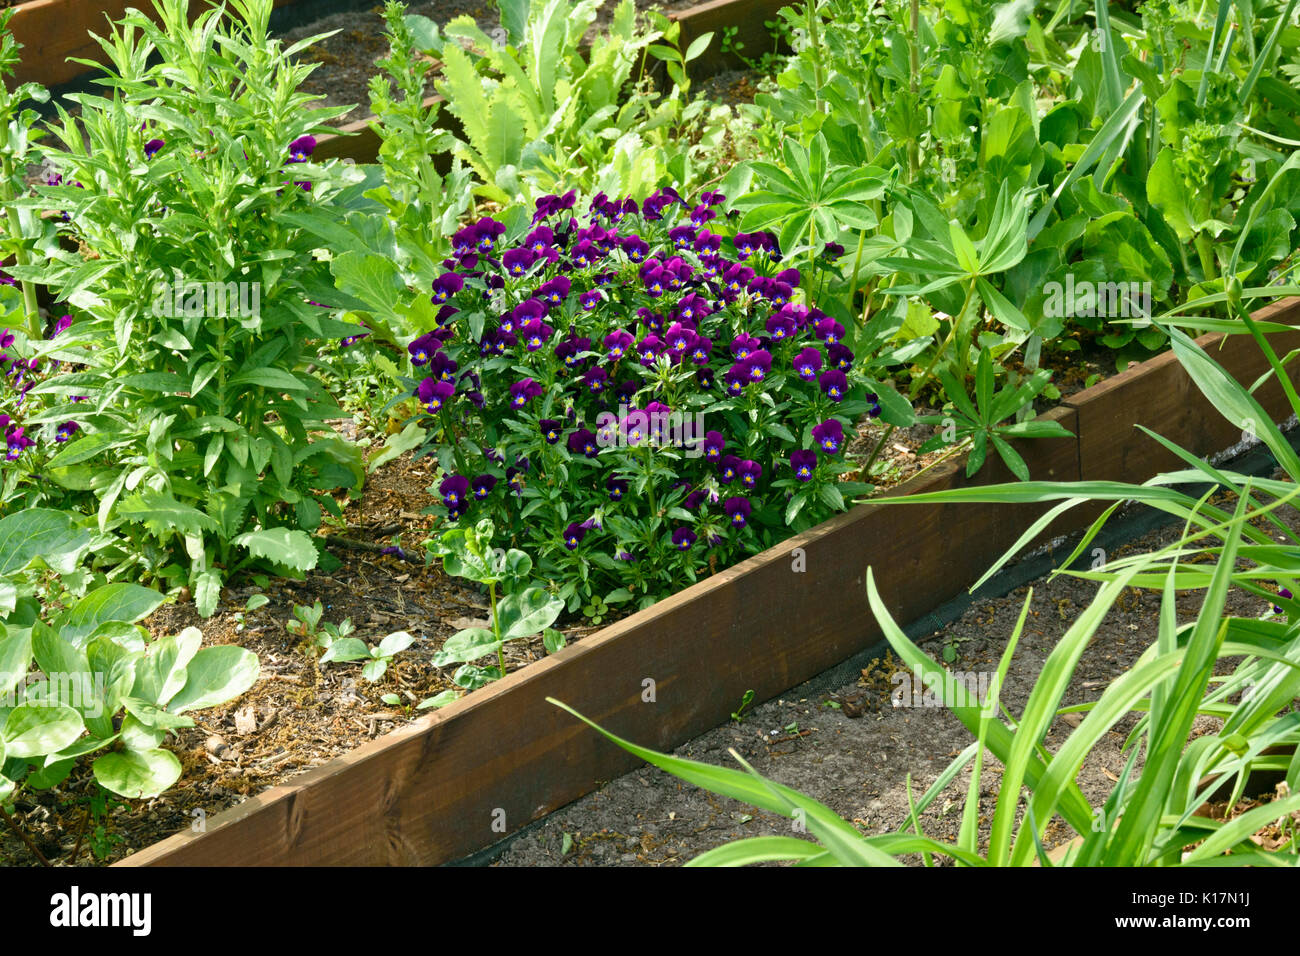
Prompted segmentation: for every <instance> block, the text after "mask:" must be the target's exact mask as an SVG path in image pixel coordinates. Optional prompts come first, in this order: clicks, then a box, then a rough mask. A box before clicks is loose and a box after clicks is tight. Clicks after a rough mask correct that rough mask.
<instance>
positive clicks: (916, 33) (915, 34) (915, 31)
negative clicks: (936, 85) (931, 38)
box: [907, 0, 921, 182]
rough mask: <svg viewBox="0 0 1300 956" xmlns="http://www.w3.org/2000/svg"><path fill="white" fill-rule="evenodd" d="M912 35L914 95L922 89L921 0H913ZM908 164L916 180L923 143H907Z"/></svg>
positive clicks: (909, 64)
mask: <svg viewBox="0 0 1300 956" xmlns="http://www.w3.org/2000/svg"><path fill="white" fill-rule="evenodd" d="M911 13H912V24H911V25H912V37H911V42H910V43H909V44H908V46H909V47H910V48H911V49H910V52H909V56H908V59H909V63H908V66H909V68H910V72H911V87H910V88H911V91H912V95H913V96H915V95H917V94H918V93H919V92H920V90H921V82H920V76H921V48H920V44H921V4H920V0H912V10H911ZM907 165H908V170H909V174H910V175H909V176H908V181H909V182H914V181H915V180H916V174H917V173H918V172H919V171H920V168H921V144H920V143H918V142H917V141H916V140H915V139H912V140H910V141H909V142H908V144H907Z"/></svg>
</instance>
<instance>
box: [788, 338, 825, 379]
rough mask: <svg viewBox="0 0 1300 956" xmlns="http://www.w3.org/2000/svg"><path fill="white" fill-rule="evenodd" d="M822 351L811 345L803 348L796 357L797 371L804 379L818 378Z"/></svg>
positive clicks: (795, 367) (795, 365) (795, 366)
mask: <svg viewBox="0 0 1300 956" xmlns="http://www.w3.org/2000/svg"><path fill="white" fill-rule="evenodd" d="M821 367H822V353H821V352H819V351H817V349H815V348H813V347H812V346H811V345H810V346H808V347H807V348H805V349H803V350H801V351H800V352H799V354H798V355H796V356H795V357H794V370H795V373H796V374H797V375H798V376H799V377H800V378H801V379H803V380H804V381H806V382H811V381H813V380H814V379H816V378H817V373H818V372H819V371H821Z"/></svg>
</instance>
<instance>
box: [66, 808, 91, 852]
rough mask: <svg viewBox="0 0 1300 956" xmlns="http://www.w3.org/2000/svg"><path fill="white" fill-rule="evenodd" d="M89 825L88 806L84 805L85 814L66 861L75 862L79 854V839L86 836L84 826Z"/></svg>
mask: <svg viewBox="0 0 1300 956" xmlns="http://www.w3.org/2000/svg"><path fill="white" fill-rule="evenodd" d="M89 825H90V807H89V806H87V807H86V815H85V816H84V817H82V818H81V830H80V831H79V832H78V833H77V845H76V846H74V847H73V848H72V856H70V857H68V863H69V864H73V863H76V862H77V857H78V856H79V855H80V854H81V841H82V840H84V839H85V838H86V827H87V826H89Z"/></svg>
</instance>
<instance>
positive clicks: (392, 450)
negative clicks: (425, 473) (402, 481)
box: [367, 422, 427, 473]
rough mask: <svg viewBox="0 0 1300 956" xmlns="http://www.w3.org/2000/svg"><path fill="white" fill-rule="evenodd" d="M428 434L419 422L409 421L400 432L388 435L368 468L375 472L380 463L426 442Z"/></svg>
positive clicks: (397, 456)
mask: <svg viewBox="0 0 1300 956" xmlns="http://www.w3.org/2000/svg"><path fill="white" fill-rule="evenodd" d="M426 434H427V433H426V432H425V430H424V428H423V427H422V426H421V425H420V423H419V422H407V424H406V427H405V428H403V429H402V430H401V431H400V432H396V433H394V434H392V435H389V436H388V439H387V441H385V442H384V447H383V448H381V449H380V450H379V454H377V455H375V457H374V458H372V459H370V464H369V465H368V466H367V470H368V471H370V472H371V473H373V472H374V470H375V469H376V468H378V467H379V466H380V465H382V464H385V463H386V462H390V461H392V460H393V459H395V458H400V457H401V456H402V455H404V454H406V453H407V452H408V451H411V450H413V449H416V448H419V447H420V446H421V445H423V444H424V439H425V436H426Z"/></svg>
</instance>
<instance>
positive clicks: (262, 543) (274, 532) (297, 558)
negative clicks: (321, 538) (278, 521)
mask: <svg viewBox="0 0 1300 956" xmlns="http://www.w3.org/2000/svg"><path fill="white" fill-rule="evenodd" d="M231 540H232V543H233V544H237V545H240V546H241V547H244V548H247V549H248V553H249V554H251V555H252V556H253V557H255V558H266V559H267V560H268V561H274V562H276V563H278V564H285V565H288V566H289V567H291V568H293V569H294V570H295V571H310V570H311V569H312V568H314V567H316V561H317V559H318V558H319V554H318V553H317V551H316V545H315V544H313V543H312V540H311V535H309V534H308V533H307V532H306V531H301V530H298V529H296V528H295V529H292V530H290V529H289V528H264V529H262V530H261V531H246V532H244V533H243V534H241V535H237V536H236V537H235V538H233V539H231Z"/></svg>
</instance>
